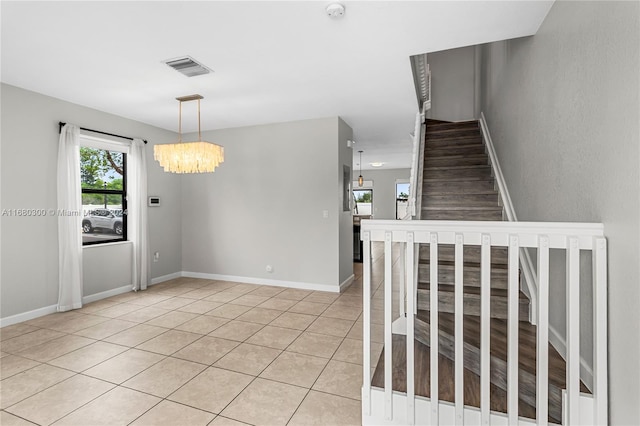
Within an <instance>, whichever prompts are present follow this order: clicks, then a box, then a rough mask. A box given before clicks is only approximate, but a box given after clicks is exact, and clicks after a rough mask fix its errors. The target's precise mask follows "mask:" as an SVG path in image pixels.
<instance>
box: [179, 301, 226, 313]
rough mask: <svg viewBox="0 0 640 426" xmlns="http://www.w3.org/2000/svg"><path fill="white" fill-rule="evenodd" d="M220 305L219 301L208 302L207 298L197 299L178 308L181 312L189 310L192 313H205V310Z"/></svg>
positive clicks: (207, 310)
mask: <svg viewBox="0 0 640 426" xmlns="http://www.w3.org/2000/svg"><path fill="white" fill-rule="evenodd" d="M219 306H222V303H220V302H210V301H208V300H198V301H196V302H193V303H191V304H189V305H185V306H183V307H181V308H178V309H177V310H178V311H181V312H191V313H192V314H206V313H207V312H209V311H211V310H213V309H215V308H217V307H219Z"/></svg>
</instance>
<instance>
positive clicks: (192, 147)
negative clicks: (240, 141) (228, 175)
mask: <svg viewBox="0 0 640 426" xmlns="http://www.w3.org/2000/svg"><path fill="white" fill-rule="evenodd" d="M200 99H203V97H202V96H201V95H189V96H182V97H179V98H176V100H178V101H179V102H180V113H179V118H178V132H179V133H180V136H179V138H178V142H176V143H168V144H162V145H155V146H154V147H153V158H154V159H155V160H157V161H158V163H160V165H161V166H162V167H163V168H164V171H165V172H171V173H212V172H213V171H214V170H215V168H216V167H218V165H220V163H223V162H224V148H223V147H222V146H220V145H216V144H215V143H211V142H206V141H203V140H202V131H201V129H200ZM196 100H197V101H198V140H197V141H196V142H182V103H183V102H190V101H196Z"/></svg>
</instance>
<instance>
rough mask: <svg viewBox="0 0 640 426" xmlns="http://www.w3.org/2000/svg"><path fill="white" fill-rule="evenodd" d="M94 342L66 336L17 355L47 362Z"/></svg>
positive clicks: (80, 337)
mask: <svg viewBox="0 0 640 426" xmlns="http://www.w3.org/2000/svg"><path fill="white" fill-rule="evenodd" d="M94 342H95V340H93V339H88V338H86V337H82V336H75V335H65V336H62V337H59V338H57V339H53V340H49V341H48V342H46V343H43V344H41V345H37V346H32V347H30V348H28V349H25V350H24V351H20V352H18V353H17V355H20V356H22V357H25V358H30V359H33V360H36V361H40V362H47V361H50V360H52V359H54V358H57V357H59V356H62V355H64V354H67V353H69V352H72V351H75V350H76V349H79V348H81V347H83V346H87V345H90V344H91V343H94Z"/></svg>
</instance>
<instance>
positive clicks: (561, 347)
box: [549, 324, 593, 391]
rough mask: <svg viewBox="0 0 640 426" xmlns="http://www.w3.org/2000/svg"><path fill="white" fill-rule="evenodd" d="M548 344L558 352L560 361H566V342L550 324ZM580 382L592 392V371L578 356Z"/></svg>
mask: <svg viewBox="0 0 640 426" xmlns="http://www.w3.org/2000/svg"><path fill="white" fill-rule="evenodd" d="M549 343H551V345H552V346H553V347H554V348H555V349H556V350H557V351H558V353H559V354H560V356H561V357H562V359H564V360H565V361H566V359H567V342H566V341H565V340H564V338H563V337H562V335H561V334H560V333H559V332H558V330H556V329H555V328H554V327H553V326H552V325H551V324H549ZM580 380H582V382H583V383H584V385H585V386H586V387H587V389H589V390H590V391H593V370H592V369H591V367H590V366H589V364H588V363H587V361H586V360H585V359H584V358H583V357H582V356H580Z"/></svg>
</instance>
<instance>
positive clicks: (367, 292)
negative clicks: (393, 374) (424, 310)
mask: <svg viewBox="0 0 640 426" xmlns="http://www.w3.org/2000/svg"><path fill="white" fill-rule="evenodd" d="M362 241H363V243H362V248H363V256H362V307H363V309H362V317H363V318H362V328H363V330H362V350H363V353H362V410H363V415H365V416H369V415H371V233H370V232H369V231H366V232H363V233H362Z"/></svg>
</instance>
